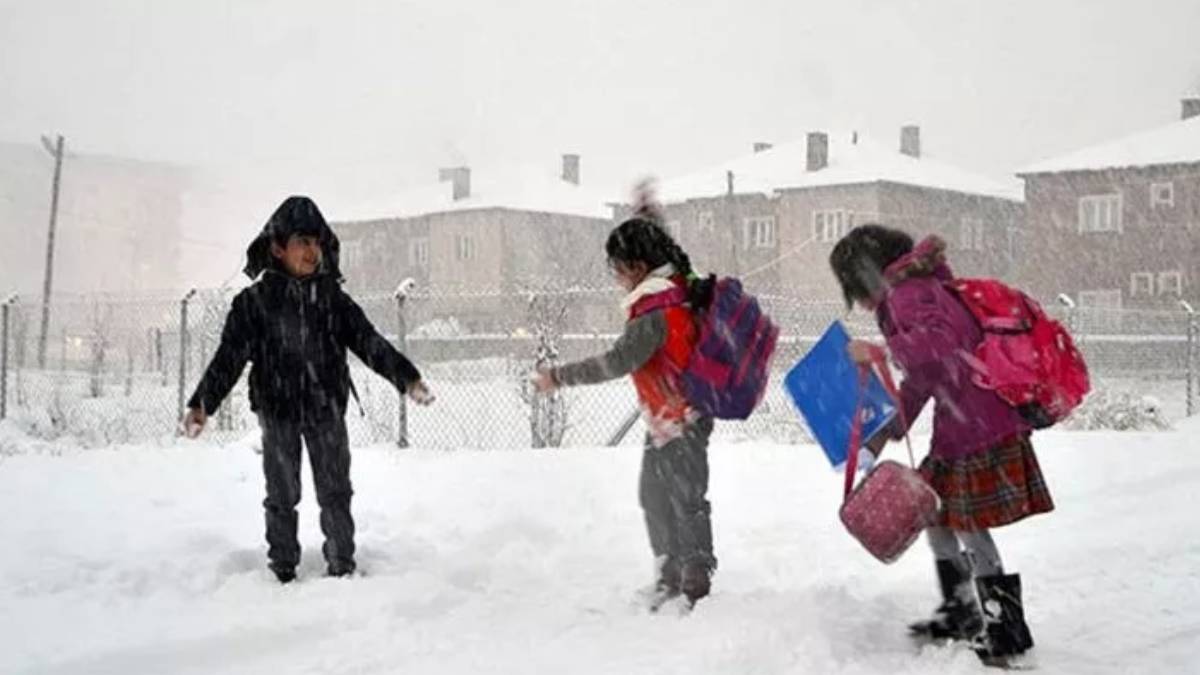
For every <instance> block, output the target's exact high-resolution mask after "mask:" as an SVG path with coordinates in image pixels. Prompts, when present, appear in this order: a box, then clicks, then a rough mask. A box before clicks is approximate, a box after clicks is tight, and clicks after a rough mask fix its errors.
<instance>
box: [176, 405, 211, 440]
mask: <svg viewBox="0 0 1200 675" xmlns="http://www.w3.org/2000/svg"><path fill="white" fill-rule="evenodd" d="M207 423H208V414H207V413H205V412H204V409H203V408H188V411H187V414H185V415H184V416H183V422H182V423H181V425H180V426H181V427H182V428H181V431H183V435H184V436H187V437H188V438H196V437H198V436H199V435H200V432H202V431H204V425H205V424H207Z"/></svg>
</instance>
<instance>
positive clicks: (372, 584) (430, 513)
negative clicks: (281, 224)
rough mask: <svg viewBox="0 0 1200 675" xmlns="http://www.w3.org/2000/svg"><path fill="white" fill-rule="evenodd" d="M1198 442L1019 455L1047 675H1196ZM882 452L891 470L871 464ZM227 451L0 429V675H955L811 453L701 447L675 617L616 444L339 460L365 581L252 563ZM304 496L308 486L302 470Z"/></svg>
mask: <svg viewBox="0 0 1200 675" xmlns="http://www.w3.org/2000/svg"><path fill="white" fill-rule="evenodd" d="M1197 433H1200V424H1198V423H1197V422H1196V421H1195V420H1192V421H1190V422H1184V423H1182V424H1180V425H1179V428H1178V430H1176V431H1171V432H1162V433H1125V434H1117V433H1111V432H1109V433H1087V432H1077V433H1076V432H1071V433H1067V432H1064V433H1051V434H1045V435H1043V436H1042V437H1040V438H1039V442H1038V446H1039V449H1040V457H1041V460H1042V462H1043V466H1044V469H1045V471H1046V474H1047V476H1048V479H1049V481H1050V485H1051V488H1052V490H1053V492H1054V496H1055V498H1056V500H1057V502H1058V511H1057V512H1055V513H1053V514H1051V515H1049V516H1044V517H1040V518H1037V519H1034V520H1032V521H1029V522H1027V523H1023V524H1019V525H1017V526H1014V527H1012V528H1008V529H1005V530H1001V531H999V533H998V540H999V543H1000V545H1001V548H1002V551H1003V553H1004V554H1005V559H1006V562H1007V564H1008V566H1009V567H1010V568H1011V569H1012V570H1013V571H1019V572H1021V573H1022V575H1023V579H1024V582H1025V586H1026V589H1027V598H1026V600H1027V613H1028V616H1029V621H1030V624H1031V626H1032V628H1033V631H1034V634H1035V638H1036V639H1037V640H1038V644H1039V646H1038V648H1037V650H1036V652H1035V658H1036V662H1037V665H1038V667H1039V669H1040V670H1041V671H1042V672H1047V673H1089V674H1092V673H1138V672H1144V673H1176V672H1178V673H1183V672H1196V670H1195V667H1196V666H1195V655H1196V651H1197V649H1200V538H1198V536H1197V533H1198V532H1200V530H1198V529H1197V525H1200V517H1198V516H1197V510H1196V495H1197V494H1198V493H1200V452H1197V450H1200V442H1197V441H1196V435H1197ZM892 452H893V453H894V455H893V456H896V457H899V456H900V455H901V454H902V452H900V451H899V450H897V449H893V450H892ZM258 461H259V457H258V456H257V455H255V454H254V453H253V452H252V450H251V449H250V448H249V447H248V446H244V445H230V446H225V447H216V446H213V445H209V444H206V443H187V442H180V443H178V444H172V445H160V446H140V447H112V448H105V449H99V450H80V449H76V448H72V447H69V446H65V445H61V444H59V445H54V444H47V443H45V442H42V441H36V440H31V439H28V438H26V437H24V436H22V435H20V433H19V432H17V431H16V430H15V428H14V427H12V426H11V425H9V426H4V425H0V513H3V514H4V516H3V518H0V541H3V542H4V543H5V550H4V552H3V555H2V556H0V636H3V637H2V638H0V643H2V645H3V648H0V672H2V673H23V674H30V675H33V674H49V673H61V674H63V675H66V674H72V675H74V674H79V673H120V674H122V675H132V674H134V673H155V674H161V673H227V674H232V673H475V672H492V673H568V672H569V673H689V674H694V673H739V674H741V673H932V672H938V673H974V672H986V671H985V669H984V668H983V667H982V666H981V665H980V664H979V663H978V662H977V660H976V659H975V657H974V656H973V655H972V654H971V653H970V652H968V651H965V650H963V649H959V648H932V647H927V648H925V649H923V650H918V649H917V648H915V647H914V646H913V645H911V644H910V643H909V642H908V640H907V638H906V637H905V635H904V624H905V622H906V621H908V620H911V619H913V618H916V617H918V616H920V615H922V614H923V613H925V612H927V611H928V610H929V609H931V608H932V606H933V605H934V603H935V597H934V581H933V574H932V564H931V562H930V559H929V555H928V553H927V551H926V550H925V549H924V546H923V545H918V546H917V547H914V549H913V550H912V551H910V552H909V553H908V554H907V555H906V556H905V557H904V558H903V559H902V560H901V561H900V562H898V563H897V564H895V565H893V566H890V567H888V566H883V565H881V564H879V563H877V562H875V561H874V560H873V559H872V558H870V557H869V556H868V555H867V554H866V553H865V552H864V551H862V550H861V549H859V547H858V545H857V544H856V543H855V542H854V541H853V540H851V539H850V538H849V536H848V535H846V534H845V533H844V532H843V530H842V528H841V527H840V525H839V523H838V521H837V518H836V508H837V504H838V500H839V489H840V485H841V483H840V480H839V479H838V477H837V476H836V475H834V474H833V473H832V472H831V471H830V470H829V468H828V467H827V465H825V463H824V462H825V460H824V459H823V458H822V456H821V453H820V452H819V451H818V450H816V449H815V448H813V447H808V446H800V447H781V446H774V447H769V446H760V445H754V444H736V445H722V446H719V447H716V448H714V449H713V452H712V474H713V477H712V490H711V496H712V500H713V503H714V523H715V534H716V543H717V549H718V550H717V552H718V555H719V557H720V561H721V567H720V571H719V572H718V575H717V577H716V578H715V594H714V595H713V596H712V597H711V598H709V599H707V600H705V601H703V602H702V603H701V604H700V605H699V606H698V607H697V609H696V611H695V612H693V613H692V614H691V615H688V616H679V615H671V614H666V615H657V616H654V615H648V614H646V613H644V612H642V611H639V610H637V609H635V608H634V605H633V604H632V601H631V599H632V597H633V595H634V590H635V589H636V588H637V587H638V586H640V585H642V584H644V583H645V582H646V581H647V580H648V579H649V571H650V560H649V554H648V552H647V546H646V543H645V536H644V533H643V530H642V523H641V516H640V513H639V511H638V507H637V502H636V489H635V485H636V475H637V470H638V462H639V452H638V450H637V449H635V448H619V449H572V450H559V451H519V452H509V451H500V452H457V453H443V452H421V451H398V450H395V449H392V448H389V447H377V448H368V449H364V450H359V451H357V452H356V454H355V457H354V462H355V464H354V479H355V483H356V489H357V496H356V501H355V514H356V516H357V519H358V524H359V528H360V531H359V537H358V540H359V544H360V563H361V565H362V567H363V569H364V571H365V573H366V575H365V576H363V577H359V578H354V579H348V580H347V579H338V580H334V579H326V578H323V577H321V572H322V563H321V560H320V551H319V543H320V535H319V532H318V530H317V526H316V515H317V511H316V508H315V504H314V502H313V499H312V491H311V489H308V490H307V492H306V494H305V500H304V502H303V504H302V506H301V518H302V534H301V540H302V543H303V544H304V546H305V552H304V563H303V566H302V570H301V574H302V579H301V581H300V582H298V583H296V584H293V585H291V586H287V587H281V586H279V585H278V584H276V583H275V582H274V581H273V580H272V579H271V578H270V577H269V575H268V574H267V572H266V571H265V569H264V567H263V562H264V560H263V558H264V553H263V551H264V547H263V544H262V542H261V538H262V534H261V527H262V516H261V509H260V506H259V504H260V501H261V499H262V478H261V473H260V471H259V468H258ZM305 480H306V488H307V487H308V485H309V483H307V481H308V477H307V475H306V478H305Z"/></svg>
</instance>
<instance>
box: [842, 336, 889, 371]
mask: <svg viewBox="0 0 1200 675" xmlns="http://www.w3.org/2000/svg"><path fill="white" fill-rule="evenodd" d="M880 349H882V347H880V346H878V345H876V344H875V343H873V342H868V341H866V340H851V341H850V344H849V345H847V346H846V351H847V352H848V353H849V354H850V360H851V361H854V362H855V363H858V364H863V365H869V364H870V363H871V361H872V360H873V359H874V357H875V354H876V353H878V352H879V350H880Z"/></svg>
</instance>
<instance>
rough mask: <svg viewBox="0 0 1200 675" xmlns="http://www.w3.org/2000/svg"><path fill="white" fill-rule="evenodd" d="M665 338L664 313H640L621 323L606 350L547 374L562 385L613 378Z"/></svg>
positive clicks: (638, 365) (646, 356) (651, 353)
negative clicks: (619, 331)
mask: <svg viewBox="0 0 1200 675" xmlns="http://www.w3.org/2000/svg"><path fill="white" fill-rule="evenodd" d="M666 338H667V321H666V317H665V316H664V314H663V313H662V312H650V313H649V314H643V315H642V316H639V317H638V318H636V319H634V320H633V321H630V322H629V323H627V324H625V331H624V332H623V333H622V334H621V337H619V338H617V341H616V343H614V344H613V346H612V348H611V349H609V350H608V351H607V352H605V353H603V354H599V355H597V356H593V357H591V358H590V359H584V360H582V361H576V362H574V363H568V364H566V365H563V366H559V367H557V368H555V369H554V370H553V371H551V375H552V376H553V377H554V381H555V382H557V383H559V384H560V385H564V386H573V385H578V384H598V383H600V382H607V381H608V380H615V379H617V378H618V377H624V376H625V375H628V374H629V373H632V372H633V371H635V370H637V369H638V368H641V367H642V366H643V365H644V364H645V363H646V362H647V361H649V360H650V357H651V356H654V353H655V352H656V351H658V349H659V348H660V347H662V345H663V343H664V342H665V341H666Z"/></svg>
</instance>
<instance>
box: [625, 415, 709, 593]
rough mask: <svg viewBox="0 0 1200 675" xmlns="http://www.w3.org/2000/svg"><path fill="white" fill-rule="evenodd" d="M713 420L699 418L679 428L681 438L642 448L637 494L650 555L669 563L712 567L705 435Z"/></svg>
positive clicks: (706, 440)
mask: <svg viewBox="0 0 1200 675" xmlns="http://www.w3.org/2000/svg"><path fill="white" fill-rule="evenodd" d="M712 430H713V421H712V420H711V419H707V418H702V419H700V420H698V421H696V422H695V423H692V424H688V425H686V426H685V427H684V433H683V435H682V436H681V437H679V438H676V439H673V440H671V441H670V442H668V443H667V444H666V445H664V446H662V447H658V448H656V447H654V446H653V445H652V444H651V443H650V439H649V437H647V439H646V446H645V448H644V450H643V451H642V473H641V478H640V480H639V489H638V498H639V502H640V503H641V506H642V512H643V514H644V515H645V518H646V531H647V533H648V534H649V535H650V548H651V550H653V551H654V555H655V557H658V558H660V559H662V558H664V557H665V558H666V559H667V560H671V561H673V562H674V563H675V564H678V565H683V564H686V563H689V562H690V563H694V564H700V565H703V566H704V567H706V568H708V569H709V570H712V569H715V568H716V566H717V559H716V557H715V556H714V555H713V543H712V522H711V520H710V514H711V511H712V507H711V505H710V504H709V502H708V498H707V495H708V438H709V436H710V435H711V434H712Z"/></svg>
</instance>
